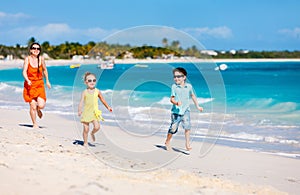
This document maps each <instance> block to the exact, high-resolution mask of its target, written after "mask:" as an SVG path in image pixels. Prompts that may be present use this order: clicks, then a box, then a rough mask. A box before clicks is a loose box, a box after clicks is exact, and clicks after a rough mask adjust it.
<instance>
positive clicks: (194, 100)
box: [191, 93, 203, 112]
mask: <svg viewBox="0 0 300 195" xmlns="http://www.w3.org/2000/svg"><path fill="white" fill-rule="evenodd" d="M191 97H192V100H193V102H194V104H195V106H196V108H197V109H198V110H199V111H200V112H202V111H203V108H202V107H201V106H199V105H198V101H197V97H196V96H195V95H194V94H193V93H192V94H191Z"/></svg>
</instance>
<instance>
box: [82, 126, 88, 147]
mask: <svg viewBox="0 0 300 195" xmlns="http://www.w3.org/2000/svg"><path fill="white" fill-rule="evenodd" d="M82 124H83V146H88V133H89V124H88V123H82Z"/></svg>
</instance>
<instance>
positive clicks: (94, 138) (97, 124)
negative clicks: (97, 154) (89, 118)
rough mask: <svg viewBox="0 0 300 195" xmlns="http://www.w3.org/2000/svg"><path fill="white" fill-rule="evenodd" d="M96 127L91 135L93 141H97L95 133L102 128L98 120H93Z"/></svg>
mask: <svg viewBox="0 0 300 195" xmlns="http://www.w3.org/2000/svg"><path fill="white" fill-rule="evenodd" d="M93 125H94V129H93V131H92V132H91V137H92V140H93V142H94V141H96V137H95V133H97V132H98V131H99V129H100V123H99V122H98V121H93Z"/></svg>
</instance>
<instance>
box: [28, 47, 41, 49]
mask: <svg viewBox="0 0 300 195" xmlns="http://www.w3.org/2000/svg"><path fill="white" fill-rule="evenodd" d="M30 49H32V50H41V48H39V47H31V48H30Z"/></svg>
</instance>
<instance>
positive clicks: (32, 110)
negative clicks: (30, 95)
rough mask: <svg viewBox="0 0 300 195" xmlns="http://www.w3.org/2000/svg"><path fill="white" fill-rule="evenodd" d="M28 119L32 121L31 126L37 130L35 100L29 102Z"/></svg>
mask: <svg viewBox="0 0 300 195" xmlns="http://www.w3.org/2000/svg"><path fill="white" fill-rule="evenodd" d="M29 105H30V111H29V113H30V117H31V121H32V125H33V128H35V129H37V128H39V126H38V124H37V122H36V107H37V103H36V101H35V100H32V101H31V102H30V104H29Z"/></svg>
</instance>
